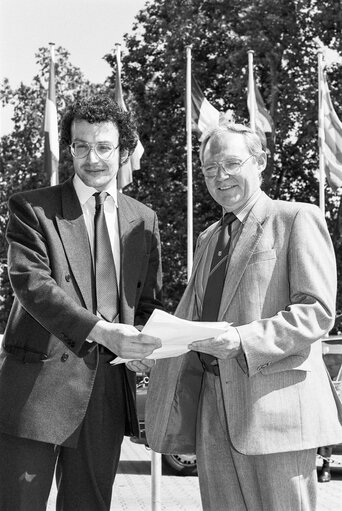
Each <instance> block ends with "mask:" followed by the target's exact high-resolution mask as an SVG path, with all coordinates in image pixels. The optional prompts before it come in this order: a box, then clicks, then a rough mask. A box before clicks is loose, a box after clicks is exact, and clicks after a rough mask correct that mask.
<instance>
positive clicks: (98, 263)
mask: <svg viewBox="0 0 342 511" xmlns="http://www.w3.org/2000/svg"><path fill="white" fill-rule="evenodd" d="M107 196H108V193H107V192H101V193H99V192H97V193H94V197H95V218H94V227H95V235H94V255H95V280H96V303H97V311H98V312H99V313H100V314H101V316H102V317H103V318H104V319H106V320H107V321H110V322H112V321H113V320H114V319H115V317H116V316H117V315H118V313H119V293H118V282H117V278H116V272H115V265H114V258H113V252H112V248H111V244H110V239H109V234H108V228H107V224H106V219H105V214H104V202H105V200H106V198H107Z"/></svg>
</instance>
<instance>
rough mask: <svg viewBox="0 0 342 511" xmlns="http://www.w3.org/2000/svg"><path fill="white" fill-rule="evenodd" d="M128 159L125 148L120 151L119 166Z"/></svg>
mask: <svg viewBox="0 0 342 511" xmlns="http://www.w3.org/2000/svg"><path fill="white" fill-rule="evenodd" d="M127 160H128V151H127V149H125V150H123V151H120V159H119V166H120V167H121V166H122V165H123V164H124V163H126V161H127Z"/></svg>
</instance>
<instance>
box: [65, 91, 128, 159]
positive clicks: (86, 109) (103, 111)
mask: <svg viewBox="0 0 342 511" xmlns="http://www.w3.org/2000/svg"><path fill="white" fill-rule="evenodd" d="M74 120H76V121H81V120H84V121H87V122H89V123H91V124H98V123H101V122H112V123H113V124H115V125H116V127H117V128H118V131H119V142H120V153H121V155H124V158H122V160H123V161H121V163H124V162H125V161H127V159H128V158H129V156H130V155H131V154H132V153H133V151H134V149H135V146H136V145H137V142H138V134H137V131H136V126H135V123H134V121H133V119H132V116H131V114H130V113H129V112H125V110H123V109H122V108H121V107H119V105H118V104H117V103H116V101H114V99H113V98H112V97H111V96H109V95H108V94H103V93H98V94H93V95H91V96H86V97H83V98H81V99H78V100H77V101H75V103H73V104H72V105H69V106H68V107H67V108H66V110H65V112H64V115H63V118H62V125H61V140H62V143H63V144H65V145H67V146H69V145H70V144H71V126H72V123H73V121H74Z"/></svg>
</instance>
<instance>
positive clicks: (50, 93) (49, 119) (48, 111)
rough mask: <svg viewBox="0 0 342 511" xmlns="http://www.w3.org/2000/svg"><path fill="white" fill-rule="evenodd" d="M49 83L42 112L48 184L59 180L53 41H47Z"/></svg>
mask: <svg viewBox="0 0 342 511" xmlns="http://www.w3.org/2000/svg"><path fill="white" fill-rule="evenodd" d="M49 46H50V63H49V83H48V90H47V94H46V101H45V112H44V167H45V170H47V171H48V172H49V174H50V186H54V185H57V184H58V182H59V176H58V162H59V141H58V120H57V107H56V84H55V43H49Z"/></svg>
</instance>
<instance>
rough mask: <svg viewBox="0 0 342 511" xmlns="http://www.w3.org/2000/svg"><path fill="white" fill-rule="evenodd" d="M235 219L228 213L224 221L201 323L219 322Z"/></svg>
mask: <svg viewBox="0 0 342 511" xmlns="http://www.w3.org/2000/svg"><path fill="white" fill-rule="evenodd" d="M235 219H236V216H235V215H234V213H227V214H226V215H225V216H224V218H223V220H222V224H221V229H220V231H219V235H218V239H217V244H216V248H215V252H214V255H213V258H212V261H211V267H210V273H209V277H208V282H207V287H206V288H205V292H204V297H203V307H202V317H201V321H217V316H218V313H219V309H220V304H221V298H222V291H223V285H224V280H225V276H226V263H227V258H228V253H229V246H230V239H231V229H232V223H233V222H234V220H235Z"/></svg>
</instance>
